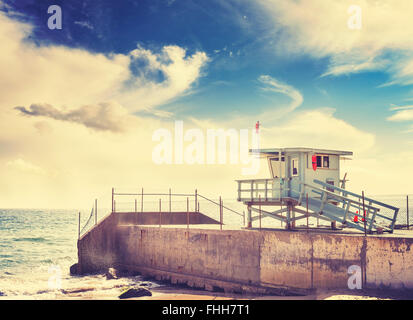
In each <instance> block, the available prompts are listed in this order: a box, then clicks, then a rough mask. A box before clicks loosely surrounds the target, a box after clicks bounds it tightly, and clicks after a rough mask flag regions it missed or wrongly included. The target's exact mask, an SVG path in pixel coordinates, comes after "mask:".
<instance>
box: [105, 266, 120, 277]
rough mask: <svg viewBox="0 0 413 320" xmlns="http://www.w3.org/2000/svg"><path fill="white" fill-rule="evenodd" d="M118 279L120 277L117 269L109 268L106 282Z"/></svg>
mask: <svg viewBox="0 0 413 320" xmlns="http://www.w3.org/2000/svg"><path fill="white" fill-rule="evenodd" d="M118 278H119V275H118V272H117V271H116V269H114V268H109V269H108V271H106V280H111V279H118Z"/></svg>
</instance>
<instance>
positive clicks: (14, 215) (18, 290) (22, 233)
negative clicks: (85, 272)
mask: <svg viewBox="0 0 413 320" xmlns="http://www.w3.org/2000/svg"><path fill="white" fill-rule="evenodd" d="M86 219H87V215H85V217H84V218H83V219H82V224H83V223H85V220H86ZM82 224H81V225H82ZM77 237H78V212H77V211H74V210H38V209H36V210H28V209H0V239H1V240H0V299H65V298H92V299H95V298H98V299H106V298H107V299H116V298H117V297H118V296H119V294H120V293H121V292H122V290H123V289H124V288H125V287H127V286H131V285H135V284H139V283H141V282H142V280H143V279H142V278H140V277H129V278H120V279H113V280H106V277H105V276H104V275H91V276H82V277H77V276H71V275H70V272H69V268H70V266H71V265H72V264H74V263H76V262H77V244H76V243H77ZM146 283H147V284H148V285H149V287H154V286H156V284H155V283H153V282H148V281H146Z"/></svg>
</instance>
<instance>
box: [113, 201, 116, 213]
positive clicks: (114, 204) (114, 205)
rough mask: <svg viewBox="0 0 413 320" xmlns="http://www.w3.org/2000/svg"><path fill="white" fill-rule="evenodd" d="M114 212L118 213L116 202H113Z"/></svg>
mask: <svg viewBox="0 0 413 320" xmlns="http://www.w3.org/2000/svg"><path fill="white" fill-rule="evenodd" d="M113 212H116V200H113Z"/></svg>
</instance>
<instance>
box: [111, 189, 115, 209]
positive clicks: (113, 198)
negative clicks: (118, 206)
mask: <svg viewBox="0 0 413 320" xmlns="http://www.w3.org/2000/svg"><path fill="white" fill-rule="evenodd" d="M114 201H115V188H112V212H113V211H114V207H115V206H114Z"/></svg>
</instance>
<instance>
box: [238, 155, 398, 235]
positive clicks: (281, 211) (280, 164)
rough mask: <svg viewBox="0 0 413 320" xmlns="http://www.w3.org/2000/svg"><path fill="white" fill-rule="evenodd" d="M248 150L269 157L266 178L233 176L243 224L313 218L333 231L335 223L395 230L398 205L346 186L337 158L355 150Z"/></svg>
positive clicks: (289, 222) (367, 229)
mask: <svg viewBox="0 0 413 320" xmlns="http://www.w3.org/2000/svg"><path fill="white" fill-rule="evenodd" d="M250 153H252V154H254V155H258V156H259V157H264V158H266V159H267V161H268V166H269V171H270V178H268V179H249V180H236V181H237V182H238V201H242V202H243V203H244V204H245V205H246V206H247V209H248V216H247V227H249V228H251V227H252V222H253V221H255V220H257V219H261V217H271V218H274V219H277V220H280V221H282V222H285V225H286V228H287V229H294V228H296V221H298V220H300V219H304V218H307V217H315V218H318V219H321V220H325V221H329V222H331V227H332V228H333V229H336V228H337V225H336V223H337V222H339V223H341V224H342V227H353V228H355V229H358V230H361V231H365V232H369V233H372V232H382V231H388V232H393V230H394V225H395V222H396V218H397V213H398V211H399V209H398V208H396V207H393V206H390V205H388V204H385V203H382V202H380V201H377V200H374V199H370V198H366V197H364V196H363V195H361V194H357V193H353V192H350V191H348V190H346V189H345V183H346V177H345V176H344V177H343V179H340V160H343V159H351V158H349V157H351V156H352V155H353V152H351V151H339V150H326V149H313V148H300V147H298V148H274V149H252V150H250ZM262 207H267V209H266V210H264V209H262ZM271 207H280V208H277V210H274V209H272V210H269V209H268V208H271ZM363 207H364V210H363ZM253 212H254V213H257V214H258V215H255V216H253ZM363 212H364V214H363Z"/></svg>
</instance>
